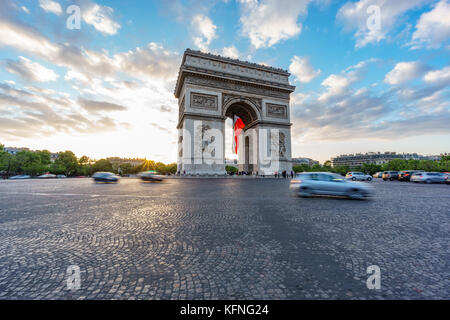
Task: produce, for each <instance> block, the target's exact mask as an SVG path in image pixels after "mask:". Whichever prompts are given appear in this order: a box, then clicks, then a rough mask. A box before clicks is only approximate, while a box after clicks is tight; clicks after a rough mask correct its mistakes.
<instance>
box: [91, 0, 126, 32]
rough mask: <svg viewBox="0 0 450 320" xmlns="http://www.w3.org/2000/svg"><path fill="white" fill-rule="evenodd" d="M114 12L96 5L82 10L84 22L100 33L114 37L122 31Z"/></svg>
mask: <svg viewBox="0 0 450 320" xmlns="http://www.w3.org/2000/svg"><path fill="white" fill-rule="evenodd" d="M113 14H114V10H113V9H112V8H110V7H107V6H102V5H98V4H96V3H94V4H92V5H90V6H89V7H87V8H85V9H83V10H82V17H83V20H84V21H85V22H86V23H87V24H90V25H92V26H93V27H94V28H95V29H97V30H98V31H100V32H102V33H104V34H107V35H114V34H116V33H117V31H118V30H119V29H120V27H121V26H120V24H119V23H118V22H116V21H115V20H114V18H113Z"/></svg>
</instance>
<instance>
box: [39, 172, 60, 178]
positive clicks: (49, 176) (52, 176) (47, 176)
mask: <svg viewBox="0 0 450 320" xmlns="http://www.w3.org/2000/svg"><path fill="white" fill-rule="evenodd" d="M38 178H39V179H54V178H56V175H54V174H51V173H46V174H43V175H41V176H39V177H38Z"/></svg>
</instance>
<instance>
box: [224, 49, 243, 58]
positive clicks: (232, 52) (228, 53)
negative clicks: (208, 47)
mask: <svg viewBox="0 0 450 320" xmlns="http://www.w3.org/2000/svg"><path fill="white" fill-rule="evenodd" d="M222 55H223V56H224V57H228V58H231V59H239V56H240V54H239V50H238V49H237V48H236V47H235V46H230V47H225V48H223V49H222Z"/></svg>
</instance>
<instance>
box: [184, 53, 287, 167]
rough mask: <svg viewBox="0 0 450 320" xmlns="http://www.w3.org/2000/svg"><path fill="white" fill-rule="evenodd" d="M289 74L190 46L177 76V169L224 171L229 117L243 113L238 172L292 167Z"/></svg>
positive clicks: (240, 115) (241, 116)
mask: <svg viewBox="0 0 450 320" xmlns="http://www.w3.org/2000/svg"><path fill="white" fill-rule="evenodd" d="M289 75H290V74H289V72H287V71H286V70H282V69H276V68H272V67H268V66H264V65H259V64H253V63H249V62H243V61H240V60H236V59H229V58H225V57H221V56H217V55H213V54H208V53H203V52H200V51H194V50H190V49H187V50H186V51H185V52H184V55H183V60H182V63H181V67H180V70H179V74H178V80H177V84H176V88H175V97H176V98H177V99H178V106H179V119H178V126H177V129H178V161H177V165H178V168H177V171H178V172H180V173H186V174H194V175H197V174H200V175H202V174H225V163H224V154H225V150H224V145H225V138H224V137H225V132H224V131H225V120H226V118H227V117H230V118H232V119H233V118H234V116H235V115H236V116H239V117H240V118H241V119H242V121H243V122H244V124H245V128H244V132H243V133H242V134H241V135H240V139H239V149H238V159H239V160H238V163H239V169H240V171H246V172H251V173H257V172H258V174H265V175H270V174H273V173H274V172H281V171H284V170H286V171H288V172H290V171H291V170H292V163H291V125H292V124H291V123H290V108H289V98H290V94H291V93H292V92H293V91H294V90H295V87H294V86H291V85H290V84H289Z"/></svg>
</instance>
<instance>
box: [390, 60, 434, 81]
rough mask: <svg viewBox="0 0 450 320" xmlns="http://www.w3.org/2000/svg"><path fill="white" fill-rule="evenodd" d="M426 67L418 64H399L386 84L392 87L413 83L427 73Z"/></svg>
mask: <svg viewBox="0 0 450 320" xmlns="http://www.w3.org/2000/svg"><path fill="white" fill-rule="evenodd" d="M425 70H426V67H425V66H424V65H423V64H422V63H420V62H418V61H412V62H399V63H397V64H396V65H395V67H394V69H392V70H391V71H390V72H389V73H388V74H386V77H385V78H384V82H386V83H388V84H390V85H400V84H404V83H406V82H409V81H412V80H414V79H416V78H417V77H419V76H420V75H421V74H422V73H423V72H425Z"/></svg>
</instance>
